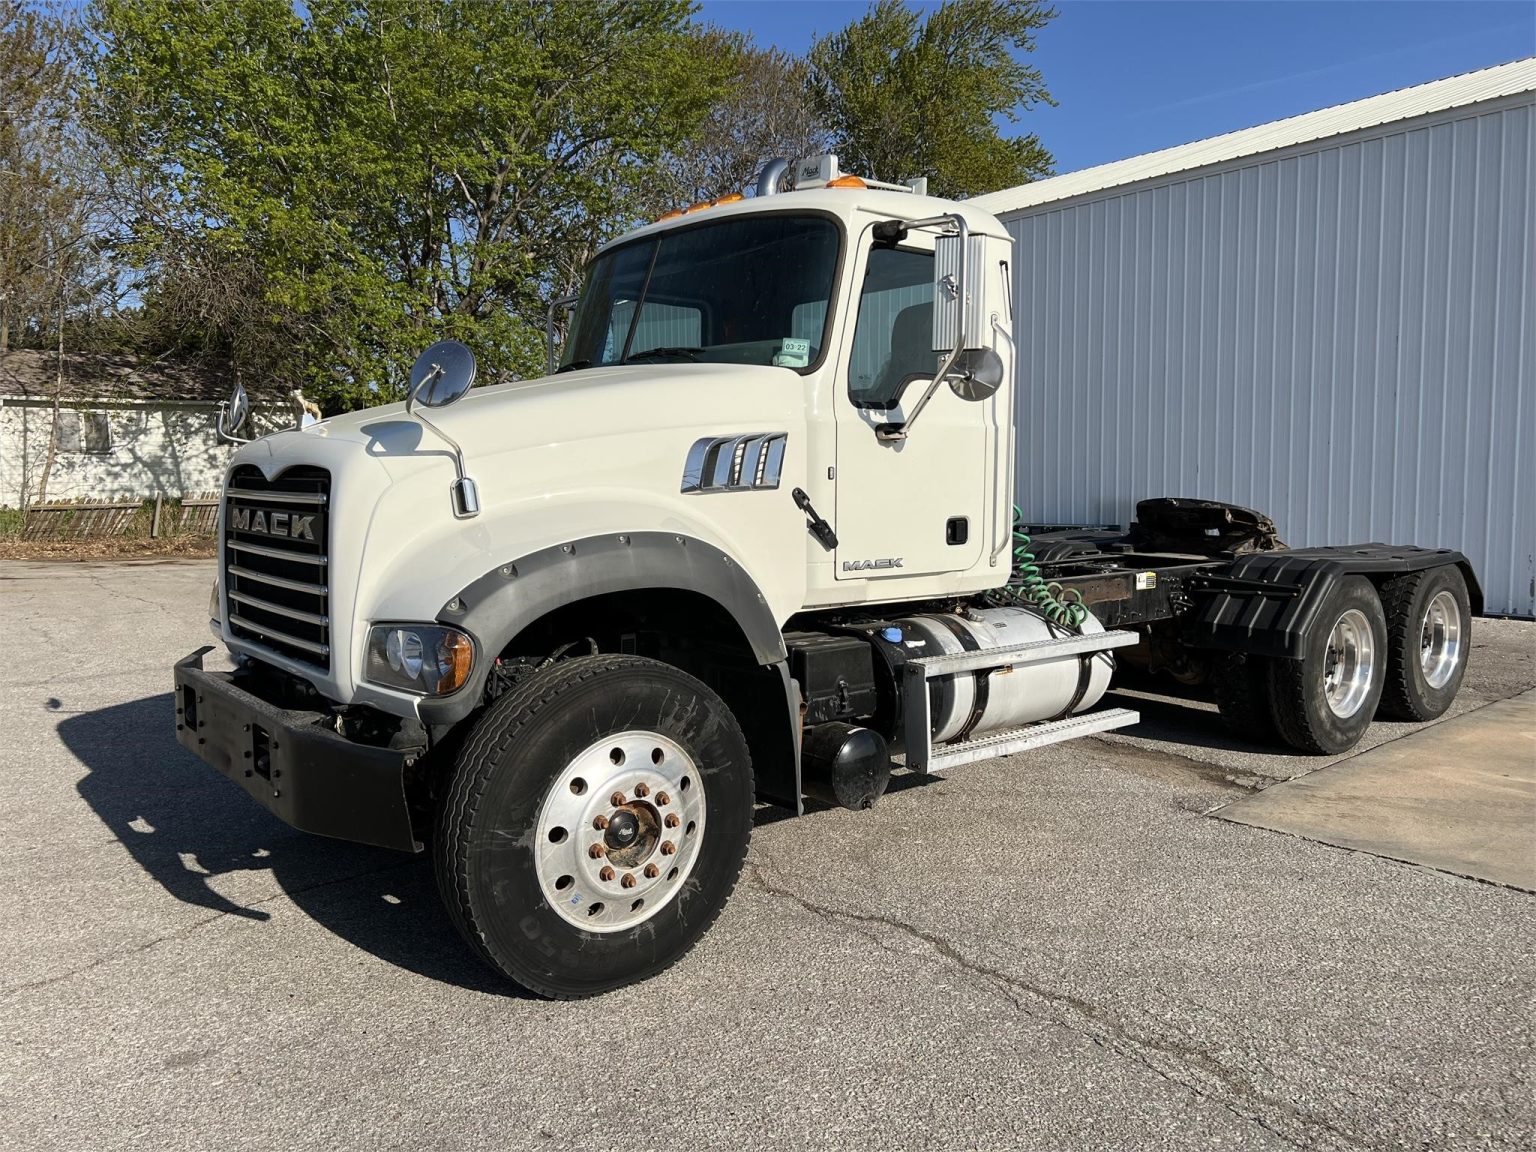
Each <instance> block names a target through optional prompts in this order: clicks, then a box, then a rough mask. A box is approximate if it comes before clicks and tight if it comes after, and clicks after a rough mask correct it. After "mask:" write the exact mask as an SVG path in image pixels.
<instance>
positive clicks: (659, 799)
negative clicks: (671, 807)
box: [656, 792, 672, 808]
mask: <svg viewBox="0 0 1536 1152" xmlns="http://www.w3.org/2000/svg"><path fill="white" fill-rule="evenodd" d="M656 803H657V804H658V805H660V806H661V807H662V808H665V807H666V806H667V805H668V804H670V803H672V797H670V796H668V795H667V794H666V793H665V792H658V793H656Z"/></svg>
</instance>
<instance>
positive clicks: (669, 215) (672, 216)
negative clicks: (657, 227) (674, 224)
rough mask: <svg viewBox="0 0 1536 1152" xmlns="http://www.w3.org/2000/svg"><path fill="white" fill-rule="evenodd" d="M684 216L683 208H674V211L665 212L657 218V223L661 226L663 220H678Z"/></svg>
mask: <svg viewBox="0 0 1536 1152" xmlns="http://www.w3.org/2000/svg"><path fill="white" fill-rule="evenodd" d="M682 214H683V210H682V209H681V208H674V209H672V211H670V212H663V213H662V214H661V215H660V216H658V217H656V223H658V224H660V223H661V222H662V221H663V220H676V219H677V218H678V217H679V216H681V215H682Z"/></svg>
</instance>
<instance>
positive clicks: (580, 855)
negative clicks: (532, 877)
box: [534, 731, 704, 932]
mask: <svg viewBox="0 0 1536 1152" xmlns="http://www.w3.org/2000/svg"><path fill="white" fill-rule="evenodd" d="M703 834H704V785H703V781H702V779H701V777H700V774H699V770H698V766H697V765H696V764H695V763H694V761H693V758H692V757H691V756H690V755H689V754H688V753H687V751H685V750H684V749H683V747H682V746H681V745H679V744H678V743H677V742H676V741H674V740H672V739H670V738H668V737H666V736H663V735H661V734H660V733H658V732H645V731H633V732H620V733H618V734H617V735H614V736H606V737H604V738H603V739H602V740H599V741H597V742H596V743H594V744H592V745H591V746H590V747H588V748H585V749H583V750H582V751H581V752H580V753H579V754H578V755H576V756H575V757H574V758H572V760H571V762H570V763H569V764H567V765H566V767H565V769H564V771H562V772H561V773H560V775H559V776H558V777H556V779H555V781H554V784H553V786H552V787H551V788H550V790H549V792H548V793H547V794H546V795H545V797H544V800H543V802H542V803H541V805H540V807H539V815H538V820H537V822H536V825H535V836H536V846H535V853H534V870H535V872H536V873H537V876H538V882H539V890H540V891H541V892H542V893H543V894H544V898H545V899H546V900H547V901H548V902H549V906H550V907H551V908H553V909H554V910H555V912H556V913H558V914H559V915H560V916H561V917H562V918H564V919H565V920H567V921H569V922H570V923H572V924H574V925H576V926H577V927H579V928H581V929H583V930H585V931H588V932H618V931H622V930H624V929H626V928H632V927H634V926H635V925H636V924H640V923H642V922H644V921H645V920H648V919H649V918H650V917H652V916H654V915H655V914H656V913H657V912H658V911H659V910H660V909H662V908H663V907H665V906H666V905H667V903H668V902H669V901H670V900H672V899H673V898H674V897H675V896H676V894H677V893H678V892H679V891H681V889H682V887H683V884H684V882H685V881H686V880H687V879H688V876H689V874H690V873H691V872H692V871H693V867H694V864H695V863H696V862H697V860H698V856H699V849H700V848H701V847H702V844H703Z"/></svg>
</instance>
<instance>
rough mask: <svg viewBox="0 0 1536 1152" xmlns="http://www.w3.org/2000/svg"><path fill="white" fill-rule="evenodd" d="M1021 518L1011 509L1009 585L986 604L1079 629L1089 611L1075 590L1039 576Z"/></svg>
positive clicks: (993, 592) (1038, 568)
mask: <svg viewBox="0 0 1536 1152" xmlns="http://www.w3.org/2000/svg"><path fill="white" fill-rule="evenodd" d="M1022 519H1023V515H1022V513H1020V512H1019V509H1018V507H1017V506H1015V507H1014V509H1013V572H1012V573H1011V574H1010V575H1009V577H1008V583H1006V584H1004V585H1003V586H1002V587H1001V588H998V589H996V590H994V591H992V592H989V593H988V594H987V600H988V602H989V603H991V604H994V605H997V606H998V607H1024V608H1033V609H1034V610H1035V611H1036V612H1039V613H1040V615H1042V616H1044V617H1045V618H1046V619H1047V620H1049V621H1050V622H1051V623H1053V624H1059V625H1061V626H1062V627H1066V628H1081V627H1082V624H1083V621H1084V620H1086V619H1087V618H1088V609H1087V608H1086V607H1084V605H1083V603H1082V596H1080V595H1079V594H1078V592H1077V590H1076V589H1075V588H1065V589H1064V588H1062V586H1061V585H1060V584H1057V583H1056V582H1055V581H1048V580H1046V578H1045V577H1044V576H1042V575H1041V574H1040V565H1038V564H1036V563H1035V554H1034V553H1033V552H1031V551H1030V550H1029V549H1030V539H1029V536H1028V534H1027V533H1025V532H1024V530H1023V529H1022V528H1021V527H1020V522H1021V521H1022Z"/></svg>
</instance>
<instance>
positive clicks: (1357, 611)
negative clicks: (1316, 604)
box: [1269, 576, 1387, 756]
mask: <svg viewBox="0 0 1536 1152" xmlns="http://www.w3.org/2000/svg"><path fill="white" fill-rule="evenodd" d="M1386 663H1387V623H1386V616H1385V615H1384V614H1383V612H1382V608H1381V600H1380V598H1378V597H1377V595H1376V589H1375V587H1374V586H1373V585H1372V584H1371V582H1370V581H1369V580H1367V579H1366V578H1365V577H1364V576H1348V577H1345V578H1344V579H1343V580H1340V581H1339V582H1338V583H1337V584H1336V585H1334V587H1333V590H1332V591H1331V592H1330V593H1329V594H1328V597H1327V599H1325V600H1324V601H1323V604H1322V607H1321V608H1320V609H1319V611H1318V613H1317V617H1316V620H1315V621H1314V625H1313V628H1312V631H1311V634H1310V635H1309V636H1308V637H1307V646H1306V651H1305V652H1304V653H1303V655H1302V658H1301V659H1300V660H1291V659H1287V658H1281V659H1275V660H1271V661H1270V662H1269V673H1270V691H1271V696H1270V700H1271V704H1272V707H1273V714H1274V719H1275V727H1276V729H1277V730H1278V731H1279V733H1280V737H1281V738H1282V739H1283V740H1284V741H1285V742H1286V743H1287V744H1289V745H1291V747H1293V748H1297V749H1300V750H1301V751H1303V752H1311V753H1313V754H1316V755H1325V756H1326V755H1334V754H1336V753H1339V752H1347V751H1349V749H1351V748H1353V747H1354V746H1355V745H1356V744H1358V743H1359V742H1360V738H1361V737H1362V736H1364V735H1365V730H1366V729H1367V728H1369V727H1370V724H1371V717H1372V716H1373V715H1375V713H1376V704H1377V702H1378V701H1379V700H1380V699H1381V692H1382V686H1383V684H1384V682H1385V680H1386V675H1385V672H1386Z"/></svg>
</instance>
